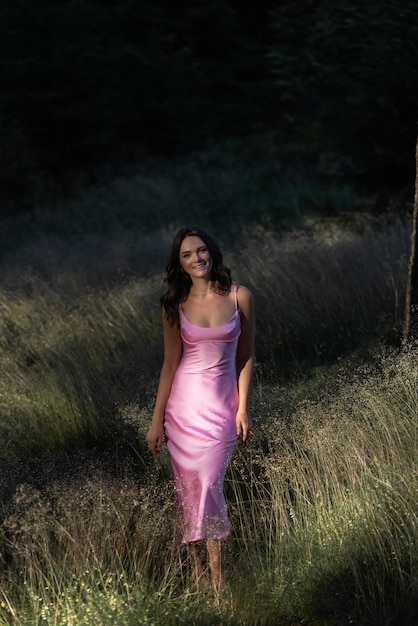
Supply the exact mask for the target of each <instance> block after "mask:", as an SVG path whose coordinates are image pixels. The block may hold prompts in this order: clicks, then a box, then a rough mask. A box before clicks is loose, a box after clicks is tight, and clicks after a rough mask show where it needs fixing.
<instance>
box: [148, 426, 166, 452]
mask: <svg viewBox="0 0 418 626" xmlns="http://www.w3.org/2000/svg"><path fill="white" fill-rule="evenodd" d="M163 438H164V429H163V425H162V424H161V425H160V424H158V425H155V424H151V426H150V429H149V431H148V433H147V442H148V448H149V449H150V452H151V454H152V456H154V457H155V458H157V456H158V455H159V454H160V452H161V448H162V445H163Z"/></svg>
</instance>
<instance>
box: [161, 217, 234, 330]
mask: <svg viewBox="0 0 418 626" xmlns="http://www.w3.org/2000/svg"><path fill="white" fill-rule="evenodd" d="M189 236H196V237H200V239H201V240H202V241H203V242H204V244H205V246H206V247H207V249H208V250H209V254H210V256H211V259H212V269H211V273H210V280H211V281H212V282H213V286H214V291H216V292H217V293H220V294H226V293H229V291H230V289H231V284H232V279H231V271H230V269H229V268H228V267H226V266H225V265H224V264H223V256H222V253H221V251H220V249H219V246H218V244H217V243H216V241H215V240H214V239H213V238H212V237H211V236H210V235H209V234H208V233H207V232H206V231H204V230H203V229H202V228H199V227H197V226H186V227H184V228H180V230H179V231H178V232H177V234H176V236H175V237H174V241H173V245H172V246H171V252H170V256H169V257H168V260H167V265H166V268H165V271H166V277H165V282H166V283H167V285H168V288H167V291H166V292H165V293H164V295H163V296H161V300H160V302H161V306H162V307H163V308H164V312H165V317H166V319H167V320H168V321H169V322H170V324H171V326H175V325H177V326H179V325H180V317H179V305H180V304H181V303H182V302H184V301H185V300H186V299H187V296H188V295H189V291H190V287H191V285H192V280H191V278H190V276H189V275H188V274H187V273H186V272H182V271H181V265H180V247H181V244H182V242H183V239H185V238H186V237H189Z"/></svg>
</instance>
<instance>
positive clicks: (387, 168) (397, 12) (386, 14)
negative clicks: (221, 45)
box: [270, 0, 418, 186]
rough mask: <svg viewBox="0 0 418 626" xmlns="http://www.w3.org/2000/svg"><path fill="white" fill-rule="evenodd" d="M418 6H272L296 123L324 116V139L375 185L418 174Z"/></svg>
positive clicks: (286, 101)
mask: <svg viewBox="0 0 418 626" xmlns="http://www.w3.org/2000/svg"><path fill="white" fill-rule="evenodd" d="M417 10H418V3H417V2H416V1H413V2H407V3H405V2H402V0H391V1H390V2H384V3H382V2H380V1H379V0H375V1H372V2H367V3H364V2H360V1H355V2H346V1H345V0H339V1H338V2H330V1H329V0H322V1H321V2H312V1H311V0H305V1H304V2H301V3H298V4H297V5H296V4H294V3H289V2H288V3H285V4H281V5H280V6H276V7H275V8H274V11H273V28H274V33H275V43H274V45H273V46H272V49H271V52H270V59H271V62H272V67H273V70H274V73H275V76H276V83H277V85H278V87H279V88H280V93H281V102H282V104H283V105H285V107H286V110H287V117H288V121H289V123H290V125H291V126H292V127H294V128H295V127H298V126H299V125H301V126H302V132H303V131H304V129H309V128H311V126H312V124H313V123H317V124H319V131H318V132H319V135H318V140H319V142H321V143H322V142H325V143H326V144H328V143H329V142H330V143H331V145H334V147H335V148H336V149H337V150H338V151H339V152H340V153H342V154H343V155H346V156H349V157H351V159H352V163H351V170H352V173H354V172H355V171H360V172H361V173H363V174H364V176H365V180H366V182H367V183H368V184H371V185H375V184H380V185H383V186H384V185H386V184H389V185H390V182H392V184H393V183H395V185H396V184H398V185H399V184H401V185H402V184H408V183H409V184H410V181H411V180H413V154H414V146H415V139H416V123H417V105H416V103H417V99H418V92H417V82H416V75H417V73H418V48H417V41H418V22H417V19H416V15H417ZM294 132H295V133H296V134H297V135H298V136H299V135H300V133H301V130H300V129H299V128H295V130H294ZM308 132H309V131H308Z"/></svg>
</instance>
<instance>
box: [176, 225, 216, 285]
mask: <svg viewBox="0 0 418 626" xmlns="http://www.w3.org/2000/svg"><path fill="white" fill-rule="evenodd" d="M179 261H180V266H181V267H182V268H183V270H184V271H185V272H186V273H187V274H189V276H190V278H192V279H193V278H206V279H207V280H209V279H210V273H211V270H212V257H211V254H210V252H209V250H208V247H207V245H206V244H205V242H204V241H203V240H202V239H201V238H200V237H198V236H197V235H189V236H187V237H185V238H184V239H183V241H182V243H181V246H180V254H179Z"/></svg>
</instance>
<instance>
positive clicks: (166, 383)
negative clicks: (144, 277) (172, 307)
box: [147, 308, 181, 457]
mask: <svg viewBox="0 0 418 626" xmlns="http://www.w3.org/2000/svg"><path fill="white" fill-rule="evenodd" d="M162 318H163V330H164V361H163V365H162V367H161V373H160V380H159V383H158V391H157V396H156V399H155V405H154V413H153V416H152V421H151V426H150V428H149V430H148V434H147V442H148V447H149V449H150V451H151V454H152V455H153V456H155V457H157V456H158V455H159V454H160V452H161V447H162V443H163V437H164V412H165V407H166V404H167V400H168V397H169V395H170V391H171V385H172V384H173V379H174V375H175V373H176V371H177V368H178V365H179V363H180V357H181V337H180V329H179V328H178V326H170V324H169V322H168V320H167V319H166V317H165V311H164V308H163V309H162Z"/></svg>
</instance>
